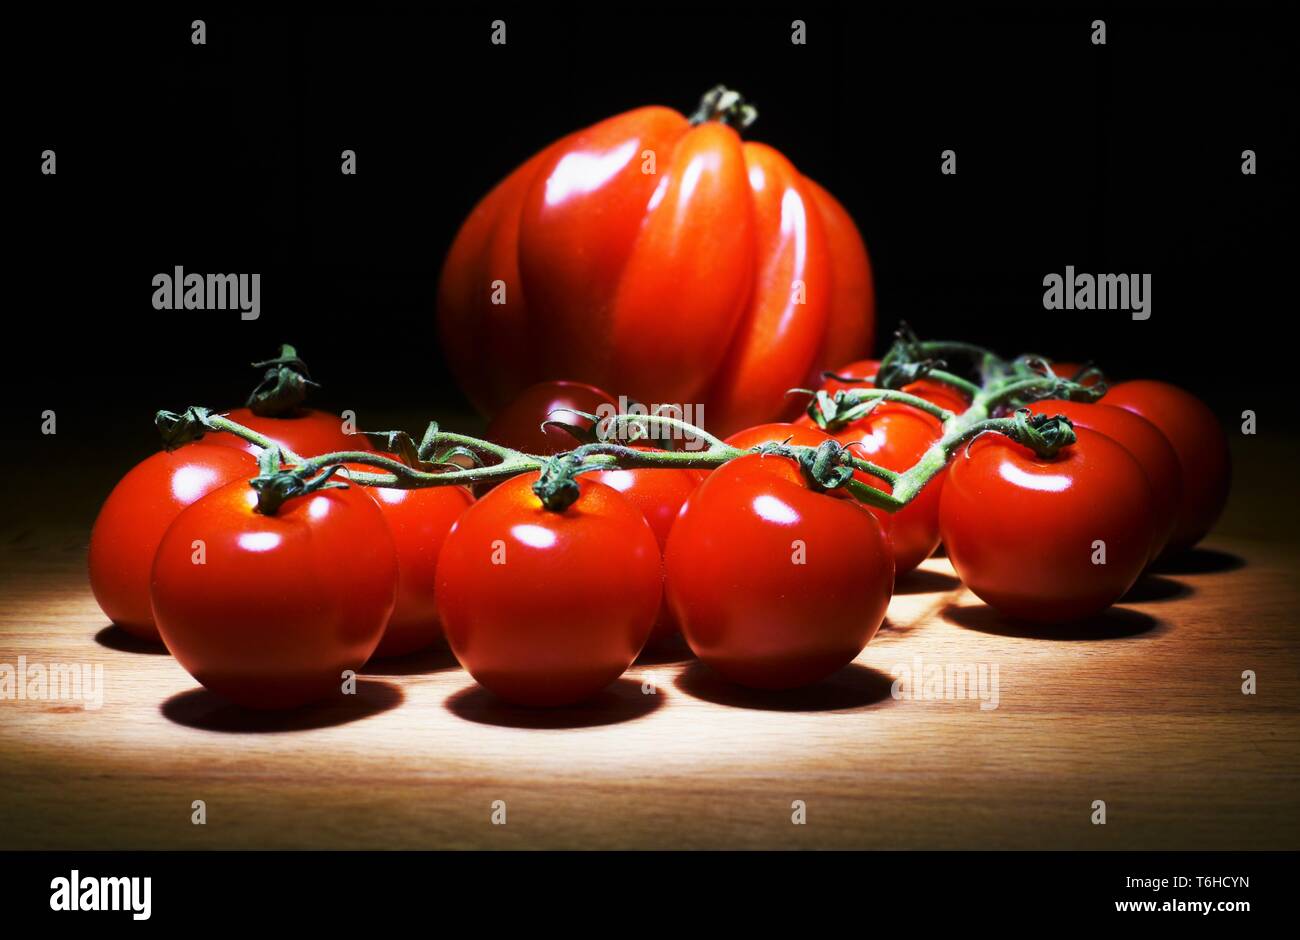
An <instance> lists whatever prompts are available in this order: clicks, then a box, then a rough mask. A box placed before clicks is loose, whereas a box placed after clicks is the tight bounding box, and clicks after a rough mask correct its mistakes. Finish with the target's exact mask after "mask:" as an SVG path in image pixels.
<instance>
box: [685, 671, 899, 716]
mask: <svg viewBox="0 0 1300 940" xmlns="http://www.w3.org/2000/svg"><path fill="white" fill-rule="evenodd" d="M893 685H894V680H893V678H892V677H890V676H887V675H885V674H884V673H883V672H879V671H877V670H875V669H872V668H871V667H869V666H862V665H859V664H858V663H849V664H848V665H847V666H845V667H844V668H843V669H841V670H839V672H836V673H835V674H834V675H832V676H829V677H828V678H826V679H823V680H822V681H821V682H818V683H816V684H814V685H810V686H806V687H804V688H802V689H786V690H784V691H772V690H766V689H747V688H745V687H744V686H740V685H736V684H735V683H733V682H728V681H727V680H726V679H724V678H722V676H720V675H718V674H717V673H716V672H714V671H713V670H712V669H710V668H709V667H708V666H706V665H704V664H703V663H699V662H696V663H692V664H691V665H689V666H687V667H686V669H685V671H684V672H682V674H681V675H680V676H678V677H677V688H679V689H681V690H682V691H683V692H685V693H686V694H688V695H691V696H693V697H695V698H698V699H703V700H704V701H706V702H712V703H713V704H715V705H726V706H729V707H731V708H749V709H755V710H759V711H773V712H832V711H858V710H860V709H864V708H870V707H871V706H873V705H879V704H881V703H884V702H892V701H893V697H892V695H891V694H890V692H891V690H892V688H893Z"/></svg>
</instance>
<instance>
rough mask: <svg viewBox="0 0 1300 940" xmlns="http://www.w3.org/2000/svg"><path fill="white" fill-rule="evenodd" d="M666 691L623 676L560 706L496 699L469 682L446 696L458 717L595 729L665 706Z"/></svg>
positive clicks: (490, 722) (505, 723) (506, 725)
mask: <svg viewBox="0 0 1300 940" xmlns="http://www.w3.org/2000/svg"><path fill="white" fill-rule="evenodd" d="M663 701H664V694H663V690H662V689H657V690H656V691H655V692H654V693H653V694H647V693H645V692H643V691H642V690H641V683H639V682H637V681H635V680H633V679H629V678H627V677H624V678H622V679H619V680H618V681H617V682H615V683H614V684H613V685H611V686H610V687H609V688H608V689H606V690H605V691H603V692H601V693H600V694H599V695H597V696H596V697H595V698H593V699H590V700H588V701H586V702H581V703H579V704H577V705H565V706H561V707H559V708H529V707H526V706H523V705H512V704H510V703H509V702H507V701H504V700H503V699H500V698H497V696H495V695H493V694H492V693H491V692H489V691H488V690H487V689H485V688H483V687H482V686H481V685H477V684H475V685H469V686H466V687H465V688H463V689H461V690H460V691H459V692H456V693H455V694H453V695H452V696H451V697H450V698H448V699H447V702H446V708H447V711H449V712H451V713H452V714H453V715H455V716H456V717H457V718H463V719H465V720H466V721H473V722H476V723H477V724H481V725H496V726H498V727H502V728H528V729H533V730H557V729H570V728H595V727H598V726H600V725H616V724H621V723H623V722H626V721H635V720H637V719H638V718H644V717H646V716H647V715H649V714H651V713H652V712H654V711H655V710H656V709H658V708H659V707H660V706H661V705H663Z"/></svg>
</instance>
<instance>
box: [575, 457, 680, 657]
mask: <svg viewBox="0 0 1300 940" xmlns="http://www.w3.org/2000/svg"><path fill="white" fill-rule="evenodd" d="M633 447H634V448H635V449H636V450H646V451H653V450H654V449H655V448H653V447H646V446H643V445H640V444H636V445H633ZM587 476H588V478H589V479H592V480H595V481H596V482H597V483H603V484H604V485H605V486H608V487H609V488H610V489H612V490H615V491H616V492H618V493H621V494H622V495H623V498H624V499H626V500H627V501H628V502H630V503H631V504H632V505H633V506H635V507H636V508H637V509H639V510H640V511H641V514H642V515H643V516H645V520H646V522H648V523H650V528H651V530H652V531H653V532H654V534H655V541H657V542H658V543H659V551H660V553H661V554H662V553H663V549H664V546H665V545H667V544H668V533H669V532H671V531H672V528H673V523H674V522H676V521H677V515H678V513H679V512H681V508H682V506H683V505H684V504H685V502H686V500H687V499H688V498H689V497H690V495H691V494H692V493H694V492H695V490H696V488H697V487H698V486H699V485H700V479H701V476H700V474H699V473H698V472H697V471H695V470H670V469H644V468H642V469H635V470H598V471H596V472H595V473H591V474H587ZM676 632H677V620H676V619H675V618H674V617H673V612H672V608H670V607H669V606H668V602H667V599H666V598H665V599H664V600H663V602H662V603H660V605H659V616H658V618H657V619H656V620H655V624H654V627H653V628H652V629H651V631H650V640H649V642H650V643H658V642H662V641H663V640H665V639H667V638H668V637H670V636H672V635H673V634H674V633H676Z"/></svg>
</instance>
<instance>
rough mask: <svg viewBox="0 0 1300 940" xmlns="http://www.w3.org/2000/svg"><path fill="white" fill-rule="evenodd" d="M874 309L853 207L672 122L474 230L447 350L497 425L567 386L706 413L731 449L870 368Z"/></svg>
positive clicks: (653, 126)
mask: <svg viewBox="0 0 1300 940" xmlns="http://www.w3.org/2000/svg"><path fill="white" fill-rule="evenodd" d="M647 152H652V153H653V154H654V155H655V161H656V167H655V172H654V173H647V172H645V171H644V164H645V160H646V157H645V154H646V153H647ZM496 280H499V281H501V282H502V283H503V285H504V288H505V296H504V298H502V297H500V296H499V292H498V296H497V298H496V302H494V300H493V296H492V290H491V289H490V288H489V287H488V285H489V284H491V283H492V282H493V281H496ZM796 282H802V284H803V285H804V288H805V289H804V291H802V292H801V296H795V294H794V292H793V291H792V289H791V285H792V284H794V283H796ZM501 300H504V301H505V302H504V303H501V302H500V301H501ZM874 309H875V301H874V294H873V286H872V276H871V269H870V262H869V260H868V257H867V252H866V249H865V247H864V246H863V244H862V238H861V235H860V234H859V233H858V231H857V227H856V226H855V225H854V224H853V221H852V219H851V218H850V217H849V215H848V213H847V212H846V211H845V210H844V209H843V207H842V206H841V205H840V204H839V203H838V202H837V201H836V200H835V199H834V197H833V196H831V195H830V194H829V193H828V192H826V191H825V190H824V189H822V188H821V187H819V186H817V185H816V184H814V183H812V182H811V181H810V180H808V179H807V178H805V177H803V176H802V175H801V174H800V173H799V172H798V171H797V170H796V169H795V168H794V166H793V165H792V164H791V163H790V161H789V160H787V159H786V158H785V157H784V156H782V155H781V154H780V153H778V152H777V151H776V150H774V149H772V148H771V147H768V146H766V145H764V144H761V143H755V142H747V141H742V140H741V138H740V136H739V135H738V134H737V133H736V132H735V131H734V130H733V129H732V128H730V127H727V126H725V125H723V124H721V123H718V122H713V121H706V122H703V123H701V124H698V125H692V124H691V123H690V122H689V121H687V119H686V118H685V117H683V116H682V115H681V114H678V113H677V112H675V111H673V110H671V109H668V108H663V107H646V108H638V109H636V110H633V111H629V112H626V113H623V114H619V115H616V116H614V117H611V118H609V119H607V120H605V121H601V122H600V123H598V124H595V125H593V126H591V127H588V128H585V129H583V130H580V131H578V132H576V133H574V134H571V135H569V136H568V137H565V138H563V139H562V140H560V141H558V142H556V143H555V144H553V145H551V146H550V147H548V148H547V149H546V150H544V151H543V152H542V153H540V154H538V155H537V156H536V157H534V158H532V159H531V160H529V161H528V162H527V163H525V164H524V165H523V166H521V167H520V168H519V169H518V170H516V171H515V172H513V173H512V174H510V176H508V177H507V178H506V179H505V180H503V181H502V182H501V183H500V184H498V186H497V187H496V188H494V189H493V190H492V191H491V192H490V193H489V194H488V195H487V196H486V197H485V198H484V199H483V200H482V202H480V203H479V205H478V206H477V207H475V209H474V210H473V212H472V213H471V214H470V216H469V218H468V219H467V220H466V221H465V223H464V225H463V226H462V228H461V230H460V232H459V233H458V234H457V236H456V239H455V241H454V242H453V244H452V247H451V250H450V252H449V253H448V256H447V260H446V263H445V265H444V267H443V270H442V275H441V279H440V282H439V290H438V323H439V330H440V335H441V338H442V345H443V348H444V349H446V350H447V351H448V360H449V361H450V362H451V363H452V364H453V368H456V369H458V370H459V372H458V375H457V378H458V380H459V381H460V383H461V385H462V387H463V388H464V389H465V391H466V392H467V394H468V395H469V397H470V399H471V400H472V401H473V402H474V403H475V404H476V405H477V406H478V407H479V408H480V409H481V410H483V411H484V412H486V413H488V414H491V413H493V412H495V411H496V410H497V409H499V408H500V407H501V406H502V405H503V404H504V403H505V402H506V401H509V399H510V398H511V397H513V395H514V394H516V393H517V392H518V391H519V389H520V388H522V387H523V386H524V385H525V384H527V382H529V381H535V380H536V379H539V378H540V379H548V378H557V377H560V376H565V377H568V378H573V379H577V380H581V381H585V382H591V383H593V384H595V385H598V386H601V387H605V388H614V389H615V391H616V392H618V393H620V394H627V395H629V396H630V397H632V398H634V399H636V400H638V401H642V402H645V403H647V404H656V403H672V404H680V405H685V404H688V403H692V404H693V403H703V404H704V405H705V412H704V413H705V414H706V415H708V416H709V417H708V426H709V427H710V428H711V429H713V430H715V431H717V432H720V433H722V434H726V433H730V432H731V431H734V430H736V429H737V428H740V427H743V426H745V425H746V424H750V423H754V422H757V421H762V420H769V419H771V418H773V417H776V416H778V415H780V414H781V413H783V412H784V411H785V409H786V406H787V404H788V402H787V399H786V397H785V392H786V390H787V389H789V388H791V387H795V386H799V385H801V384H803V383H804V382H805V381H806V379H807V376H808V375H809V374H810V373H811V372H812V371H813V370H814V369H815V368H818V367H820V366H821V365H822V364H823V361H824V359H825V357H828V356H831V355H834V356H836V357H850V356H859V355H862V354H864V353H865V352H866V351H867V349H868V347H869V345H870V341H871V334H872V329H873V325H874ZM648 335H653V336H654V337H655V342H654V343H647V342H646V341H645V337H646V336H648ZM493 336H502V337H505V340H504V344H503V347H502V348H501V349H500V350H497V349H494V348H493V343H492V342H490V341H489V339H488V338H489V337H493ZM664 349H670V350H672V355H671V356H664V355H662V352H661V351H662V350H664ZM471 364H472V365H471ZM521 364H522V366H523V367H521Z"/></svg>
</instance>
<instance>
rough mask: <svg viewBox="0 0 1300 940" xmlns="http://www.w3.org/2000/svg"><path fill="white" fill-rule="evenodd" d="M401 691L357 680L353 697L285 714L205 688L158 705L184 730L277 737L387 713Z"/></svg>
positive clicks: (400, 694) (191, 690)
mask: <svg viewBox="0 0 1300 940" xmlns="http://www.w3.org/2000/svg"><path fill="white" fill-rule="evenodd" d="M403 699H404V696H403V695H402V690H401V689H399V688H398V687H397V686H395V685H390V684H388V683H387V682H376V681H375V680H373V679H358V680H357V691H356V694H355V695H340V696H338V697H337V698H336V699H333V700H330V701H328V702H319V703H317V704H314V705H303V706H301V707H299V708H290V709H286V710H284V711H262V710H259V709H255V708H244V707H243V706H240V705H235V704H233V703H231V702H228V701H226V700H225V699H224V698H222V697H221V696H219V695H217V694H216V693H214V692H209V691H208V690H207V689H204V688H198V689H190V690H189V691H188V692H180V693H178V694H176V695H173V696H172V697H171V698H169V699H168V700H167V701H165V702H163V703H162V705H161V706H160V710H161V711H162V713H163V715H164V717H166V718H167V719H168V720H169V721H173V722H175V723H176V724H178V725H184V726H185V727H187V728H198V729H200V730H202V731H221V732H226V733H230V734H277V733H281V732H286V731H311V730H314V729H316V728H332V727H335V726H336V725H345V724H347V723H348V722H351V721H359V720H361V719H362V718H369V717H370V716H371V715H378V714H380V713H381V712H386V711H389V710H390V709H393V708H396V707H397V706H398V705H401V704H402V701H403Z"/></svg>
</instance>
